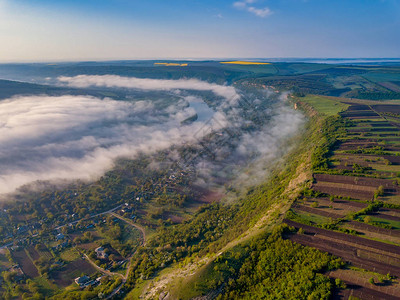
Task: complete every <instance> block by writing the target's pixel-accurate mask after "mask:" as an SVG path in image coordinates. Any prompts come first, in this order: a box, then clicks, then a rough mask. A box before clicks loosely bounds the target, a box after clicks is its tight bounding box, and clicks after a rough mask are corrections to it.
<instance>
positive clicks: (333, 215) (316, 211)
mask: <svg viewBox="0 0 400 300" xmlns="http://www.w3.org/2000/svg"><path fill="white" fill-rule="evenodd" d="M293 207H294V208H295V209H296V210H299V211H303V212H309V213H312V214H316V215H320V216H323V217H327V218H333V219H338V218H342V217H343V214H337V213H334V212H329V211H326V210H323V209H318V208H313V207H308V206H305V205H301V204H294V205H293Z"/></svg>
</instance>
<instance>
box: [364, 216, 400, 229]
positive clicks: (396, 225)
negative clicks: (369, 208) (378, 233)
mask: <svg viewBox="0 0 400 300" xmlns="http://www.w3.org/2000/svg"><path fill="white" fill-rule="evenodd" d="M366 216H367V215H361V216H359V217H360V218H362V219H363V220H364V218H365V217H366ZM368 217H369V218H370V219H371V221H372V222H377V223H381V224H386V225H390V226H392V228H393V229H400V222H399V221H394V220H387V219H382V218H378V217H375V216H371V215H368ZM366 224H368V223H366Z"/></svg>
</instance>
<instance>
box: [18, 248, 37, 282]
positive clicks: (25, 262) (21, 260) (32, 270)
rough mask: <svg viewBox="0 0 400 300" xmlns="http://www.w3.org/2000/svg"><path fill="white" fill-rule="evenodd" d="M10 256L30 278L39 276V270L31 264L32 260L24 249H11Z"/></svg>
mask: <svg viewBox="0 0 400 300" xmlns="http://www.w3.org/2000/svg"><path fill="white" fill-rule="evenodd" d="M12 257H13V258H14V260H15V262H16V263H18V264H19V265H20V267H21V269H22V271H23V272H24V274H25V275H26V276H28V277H30V278H35V277H37V276H39V272H38V270H37V269H36V267H35V265H34V264H33V262H32V260H31V259H30V258H29V256H28V255H27V254H26V252H25V249H19V250H18V251H12Z"/></svg>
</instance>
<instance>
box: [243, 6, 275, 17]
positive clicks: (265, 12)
mask: <svg viewBox="0 0 400 300" xmlns="http://www.w3.org/2000/svg"><path fill="white" fill-rule="evenodd" d="M247 10H248V11H249V12H251V13H253V14H255V15H256V16H258V17H261V18H264V17H267V16H269V15H271V14H272V11H271V10H270V9H269V8H268V7H264V8H255V7H253V6H249V7H248V8H247Z"/></svg>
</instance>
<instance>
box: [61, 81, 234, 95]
mask: <svg viewBox="0 0 400 300" xmlns="http://www.w3.org/2000/svg"><path fill="white" fill-rule="evenodd" d="M58 80H59V81H60V82H62V83H65V84H67V85H68V86H71V87H79V88H85V87H90V86H102V87H113V88H131V89H140V90H161V91H171V90H177V89H184V90H198V91H211V92H213V93H214V94H216V95H218V96H221V97H224V98H226V99H227V100H229V101H237V100H238V99H239V98H240V96H239V94H238V93H237V91H236V89H235V88H234V87H232V86H226V85H218V84H215V83H208V82H205V81H201V80H197V79H179V80H166V79H149V78H136V77H122V76H118V75H78V76H75V77H66V76H61V77H59V78H58Z"/></svg>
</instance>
